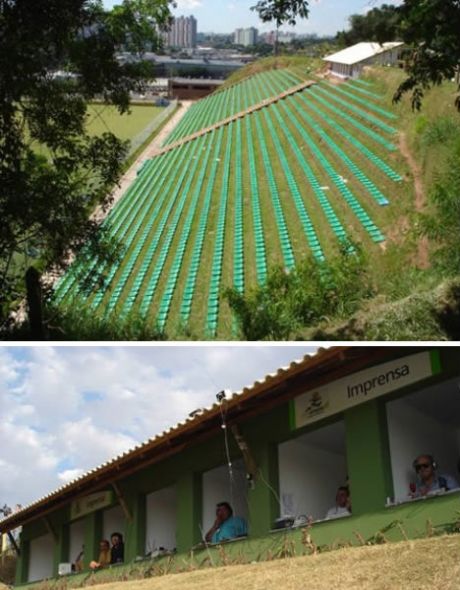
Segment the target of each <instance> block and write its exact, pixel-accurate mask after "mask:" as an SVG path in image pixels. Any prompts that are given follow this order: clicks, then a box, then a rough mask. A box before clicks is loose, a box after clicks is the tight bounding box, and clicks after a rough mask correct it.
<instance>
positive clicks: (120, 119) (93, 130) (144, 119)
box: [87, 104, 164, 140]
mask: <svg viewBox="0 0 460 590" xmlns="http://www.w3.org/2000/svg"><path fill="white" fill-rule="evenodd" d="M163 111H164V108H162V107H154V106H151V105H132V106H131V107H130V113H124V114H122V115H121V114H120V113H119V112H118V111H117V109H116V108H115V107H113V106H110V105H103V104H91V105H89V108H88V124H87V129H88V132H89V133H90V134H91V135H100V134H101V133H104V132H106V131H110V132H111V133H113V134H115V135H116V136H117V137H118V138H119V139H123V140H125V139H129V140H132V139H133V138H134V137H136V136H137V135H139V133H141V132H142V131H143V130H144V129H145V128H146V127H147V125H149V124H150V123H151V122H152V121H153V120H154V119H156V118H157V117H158V115H159V114H160V113H162V112H163Z"/></svg>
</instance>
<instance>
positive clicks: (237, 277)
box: [233, 119, 244, 293]
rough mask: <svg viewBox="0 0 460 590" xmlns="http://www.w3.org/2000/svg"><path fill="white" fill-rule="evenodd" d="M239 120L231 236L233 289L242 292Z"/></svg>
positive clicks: (237, 123) (238, 123)
mask: <svg viewBox="0 0 460 590" xmlns="http://www.w3.org/2000/svg"><path fill="white" fill-rule="evenodd" d="M241 126H242V124H241V119H237V121H236V146H235V167H234V173H235V230H234V236H233V252H234V257H233V287H234V288H235V289H236V290H237V291H238V292H239V293H243V292H244V222H243V179H242V171H243V152H242V132H241Z"/></svg>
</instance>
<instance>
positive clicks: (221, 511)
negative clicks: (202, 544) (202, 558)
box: [205, 502, 248, 543]
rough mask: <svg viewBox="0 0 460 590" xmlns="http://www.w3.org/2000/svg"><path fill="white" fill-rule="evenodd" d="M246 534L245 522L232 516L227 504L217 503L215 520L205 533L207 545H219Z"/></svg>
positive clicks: (230, 508)
mask: <svg viewBox="0 0 460 590" xmlns="http://www.w3.org/2000/svg"><path fill="white" fill-rule="evenodd" d="M247 534H248V531H247V527H246V521H245V520H244V518H240V517H239V516H233V510H232V507H231V506H230V504H229V503H228V502H219V504H217V506H216V520H215V521H214V524H213V525H212V527H211V528H210V529H209V531H208V532H207V533H206V536H205V540H206V541H207V542H208V543H220V542H221V541H228V540H229V539H235V538H236V537H244V536H245V535H247Z"/></svg>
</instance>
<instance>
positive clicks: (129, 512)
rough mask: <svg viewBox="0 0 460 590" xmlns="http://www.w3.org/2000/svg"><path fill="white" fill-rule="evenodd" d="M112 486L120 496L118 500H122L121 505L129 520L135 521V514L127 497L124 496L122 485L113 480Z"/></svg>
mask: <svg viewBox="0 0 460 590" xmlns="http://www.w3.org/2000/svg"><path fill="white" fill-rule="evenodd" d="M111 483H112V487H113V489H114V490H115V494H116V496H117V498H118V501H119V502H120V506H121V507H122V509H123V512H124V513H125V516H126V519H127V520H128V521H129V522H133V515H132V514H131V510H130V509H129V506H128V504H127V503H126V500H125V497H124V496H123V493H122V491H121V490H120V486H119V485H118V484H117V482H116V481H112V482H111Z"/></svg>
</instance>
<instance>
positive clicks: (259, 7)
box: [251, 0, 309, 55]
mask: <svg viewBox="0 0 460 590" xmlns="http://www.w3.org/2000/svg"><path fill="white" fill-rule="evenodd" d="M251 10H254V11H256V12H257V13H258V14H259V18H260V20H261V21H262V22H264V23H266V22H271V21H275V24H276V41H275V55H276V54H277V53H278V30H279V28H280V27H281V26H282V25H283V24H288V25H291V26H295V24H296V22H297V19H298V18H308V12H309V10H308V0H259V1H258V2H257V4H256V5H255V6H252V7H251Z"/></svg>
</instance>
